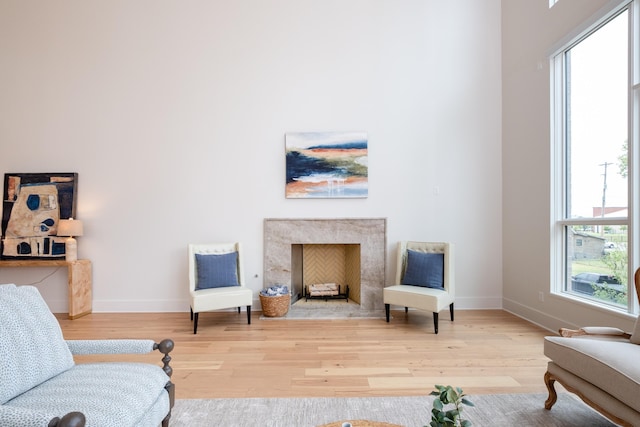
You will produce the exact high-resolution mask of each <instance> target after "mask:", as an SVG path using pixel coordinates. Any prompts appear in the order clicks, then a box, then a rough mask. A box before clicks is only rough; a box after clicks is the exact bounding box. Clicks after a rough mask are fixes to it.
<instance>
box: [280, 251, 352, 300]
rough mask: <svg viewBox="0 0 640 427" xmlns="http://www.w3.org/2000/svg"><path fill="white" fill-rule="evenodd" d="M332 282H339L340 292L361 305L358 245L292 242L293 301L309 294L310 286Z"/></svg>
mask: <svg viewBox="0 0 640 427" xmlns="http://www.w3.org/2000/svg"><path fill="white" fill-rule="evenodd" d="M333 283H335V284H338V285H339V287H340V288H339V290H338V294H339V295H348V299H349V300H351V301H353V302H355V303H358V304H360V245H359V244H357V243H356V244H348V243H345V244H335V243H334V244H314V243H312V244H292V245H291V290H292V299H291V302H292V303H294V302H295V301H297V300H298V299H300V298H305V297H308V296H309V287H310V285H317V284H333ZM347 286H348V289H349V291H348V293H347V291H346V289H347Z"/></svg>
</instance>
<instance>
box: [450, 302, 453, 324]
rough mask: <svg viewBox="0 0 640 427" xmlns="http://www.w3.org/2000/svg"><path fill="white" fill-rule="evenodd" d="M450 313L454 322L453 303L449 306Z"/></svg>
mask: <svg viewBox="0 0 640 427" xmlns="http://www.w3.org/2000/svg"><path fill="white" fill-rule="evenodd" d="M449 312H450V313H451V321H452V322H453V303H451V304H449Z"/></svg>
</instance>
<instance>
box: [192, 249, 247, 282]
mask: <svg viewBox="0 0 640 427" xmlns="http://www.w3.org/2000/svg"><path fill="white" fill-rule="evenodd" d="M196 272H197V281H196V290H197V289H210V288H224V287H227V286H240V283H238V252H230V253H228V254H221V255H215V254H196Z"/></svg>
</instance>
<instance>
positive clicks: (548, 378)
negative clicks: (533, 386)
mask: <svg viewBox="0 0 640 427" xmlns="http://www.w3.org/2000/svg"><path fill="white" fill-rule="evenodd" d="M555 382H556V379H555V378H553V376H552V375H551V374H550V373H549V371H547V372H545V373H544V384H545V385H546V386H547V390H548V391H549V397H547V400H546V401H545V402H544V408H545V409H551V407H552V406H553V405H554V404H555V403H556V401H557V400H558V394H557V393H556V388H555V387H554V383H555Z"/></svg>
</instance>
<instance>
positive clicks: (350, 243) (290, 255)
mask: <svg viewBox="0 0 640 427" xmlns="http://www.w3.org/2000/svg"><path fill="white" fill-rule="evenodd" d="M386 247H387V244H386V219H385V218H337V219H279V218H267V219H265V220H264V285H265V286H270V285H273V284H285V285H287V286H289V287H291V289H292V291H293V293H294V298H296V297H297V296H298V294H301V293H302V283H303V280H304V279H303V278H302V271H301V270H302V263H301V260H302V257H303V252H304V250H303V249H304V248H306V249H307V250H308V251H314V250H316V249H318V250H321V251H325V253H329V254H335V253H336V252H344V253H345V254H346V255H345V261H344V268H345V270H347V273H346V274H347V275H346V277H347V278H346V279H345V281H346V282H351V283H348V284H349V286H350V288H351V287H352V286H353V287H354V288H353V289H350V297H351V296H353V298H352V299H354V301H356V302H358V303H359V304H360V307H361V308H362V309H363V310H381V309H382V308H383V301H382V288H383V287H384V283H385V266H386V262H385V257H386ZM330 256H333V255H330ZM354 259H355V260H357V261H359V265H358V266H357V267H354V266H353V265H354V262H355V261H354ZM339 263H340V262H338V264H339ZM319 277H326V278H329V279H330V278H331V277H334V276H331V275H327V276H319ZM310 280H313V279H310ZM330 281H331V280H330ZM358 282H359V283H358Z"/></svg>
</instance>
